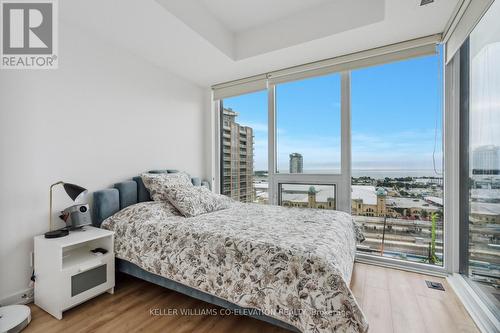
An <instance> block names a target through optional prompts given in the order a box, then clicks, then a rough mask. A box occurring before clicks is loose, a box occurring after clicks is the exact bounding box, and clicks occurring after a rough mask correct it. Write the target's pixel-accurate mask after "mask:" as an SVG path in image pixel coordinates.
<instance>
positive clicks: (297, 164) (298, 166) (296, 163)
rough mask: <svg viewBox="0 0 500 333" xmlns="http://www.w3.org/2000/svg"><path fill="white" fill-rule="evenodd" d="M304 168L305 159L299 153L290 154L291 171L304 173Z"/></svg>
mask: <svg viewBox="0 0 500 333" xmlns="http://www.w3.org/2000/svg"><path fill="white" fill-rule="evenodd" d="M303 169H304V161H303V159H302V155H301V154H299V153H291V154H290V173H302V172H303Z"/></svg>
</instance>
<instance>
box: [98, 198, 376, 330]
mask: <svg viewBox="0 0 500 333" xmlns="http://www.w3.org/2000/svg"><path fill="white" fill-rule="evenodd" d="M101 227H102V228H105V229H108V230H112V231H114V232H115V255H116V256H117V257H118V258H120V259H123V260H127V261H129V262H131V263H133V264H136V265H137V266H139V267H141V268H142V269H144V270H146V271H148V272H150V273H153V274H157V275H160V276H163V277H166V278H168V279H171V280H173V281H176V282H178V283H181V284H184V285H186V286H189V287H191V288H194V289H197V290H200V291H202V292H205V293H208V294H210V295H214V296H217V297H219V298H222V299H224V300H227V301H228V302H231V303H234V304H237V305H238V306H241V307H245V308H254V309H258V310H260V311H261V312H262V313H263V314H265V315H266V316H269V317H272V318H276V319H278V320H281V321H283V322H286V323H288V324H290V325H292V326H294V327H296V328H297V329H299V330H300V331H302V332H366V331H367V329H368V324H367V322H366V319H365V316H364V315H363V313H362V311H361V309H360V307H359V305H358V303H357V302H356V300H355V298H354V296H353V294H352V292H351V290H350V289H349V284H350V280H351V274H352V268H353V265H354V256H355V252H356V241H357V240H359V239H360V238H362V235H361V233H360V232H359V229H358V228H357V226H356V225H355V223H354V221H353V219H352V217H351V216H350V215H349V214H346V213H343V212H338V211H328V210H318V209H301V208H284V207H279V206H268V205H258V204H243V203H234V204H232V206H231V208H229V209H224V210H221V211H217V212H213V213H208V214H203V215H199V216H196V217H190V218H186V217H183V216H180V214H179V213H178V212H177V211H176V210H175V208H174V207H172V206H171V205H170V204H169V203H166V202H154V201H150V202H143V203H138V204H135V205H132V206H129V207H127V208H125V209H123V210H121V211H119V212H118V213H116V214H114V215H113V216H111V217H109V218H108V219H106V220H105V221H104V222H103V224H102V226H101Z"/></svg>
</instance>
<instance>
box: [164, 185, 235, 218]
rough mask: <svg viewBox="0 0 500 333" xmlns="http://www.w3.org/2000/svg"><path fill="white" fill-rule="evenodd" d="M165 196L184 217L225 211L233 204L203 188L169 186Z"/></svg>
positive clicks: (222, 196) (228, 199)
mask: <svg viewBox="0 0 500 333" xmlns="http://www.w3.org/2000/svg"><path fill="white" fill-rule="evenodd" d="M166 195H167V198H168V200H169V201H170V203H171V204H172V205H173V206H174V207H175V208H177V210H178V211H179V212H180V213H181V214H182V215H184V216H186V217H193V216H197V215H201V214H205V213H210V212H215V211H218V210H221V209H227V208H229V207H231V204H232V202H233V201H232V200H231V199H230V198H228V197H226V196H224V195H220V194H215V193H213V192H212V191H210V190H209V189H207V188H206V187H204V186H191V187H188V186H171V187H169V188H168V189H167V190H166Z"/></svg>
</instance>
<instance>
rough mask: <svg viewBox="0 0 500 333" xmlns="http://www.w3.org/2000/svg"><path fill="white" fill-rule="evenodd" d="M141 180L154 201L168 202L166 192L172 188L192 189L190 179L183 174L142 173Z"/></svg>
mask: <svg viewBox="0 0 500 333" xmlns="http://www.w3.org/2000/svg"><path fill="white" fill-rule="evenodd" d="M141 179H142V182H143V183H144V186H145V187H146V188H147V189H148V191H149V194H150V195H151V199H153V200H154V201H168V199H167V196H166V190H167V189H168V188H170V187H172V186H186V187H193V184H192V183H191V177H189V175H188V174H187V173H184V172H177V173H143V174H142V175H141Z"/></svg>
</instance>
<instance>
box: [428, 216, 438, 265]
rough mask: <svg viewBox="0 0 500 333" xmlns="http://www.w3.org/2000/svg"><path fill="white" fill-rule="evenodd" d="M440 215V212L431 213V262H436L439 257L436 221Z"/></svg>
mask: <svg viewBox="0 0 500 333" xmlns="http://www.w3.org/2000/svg"><path fill="white" fill-rule="evenodd" d="M438 217H439V214H438V213H432V214H431V243H430V244H429V263H430V264H436V263H437V262H439V259H438V258H437V257H436V223H437V219H438Z"/></svg>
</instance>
